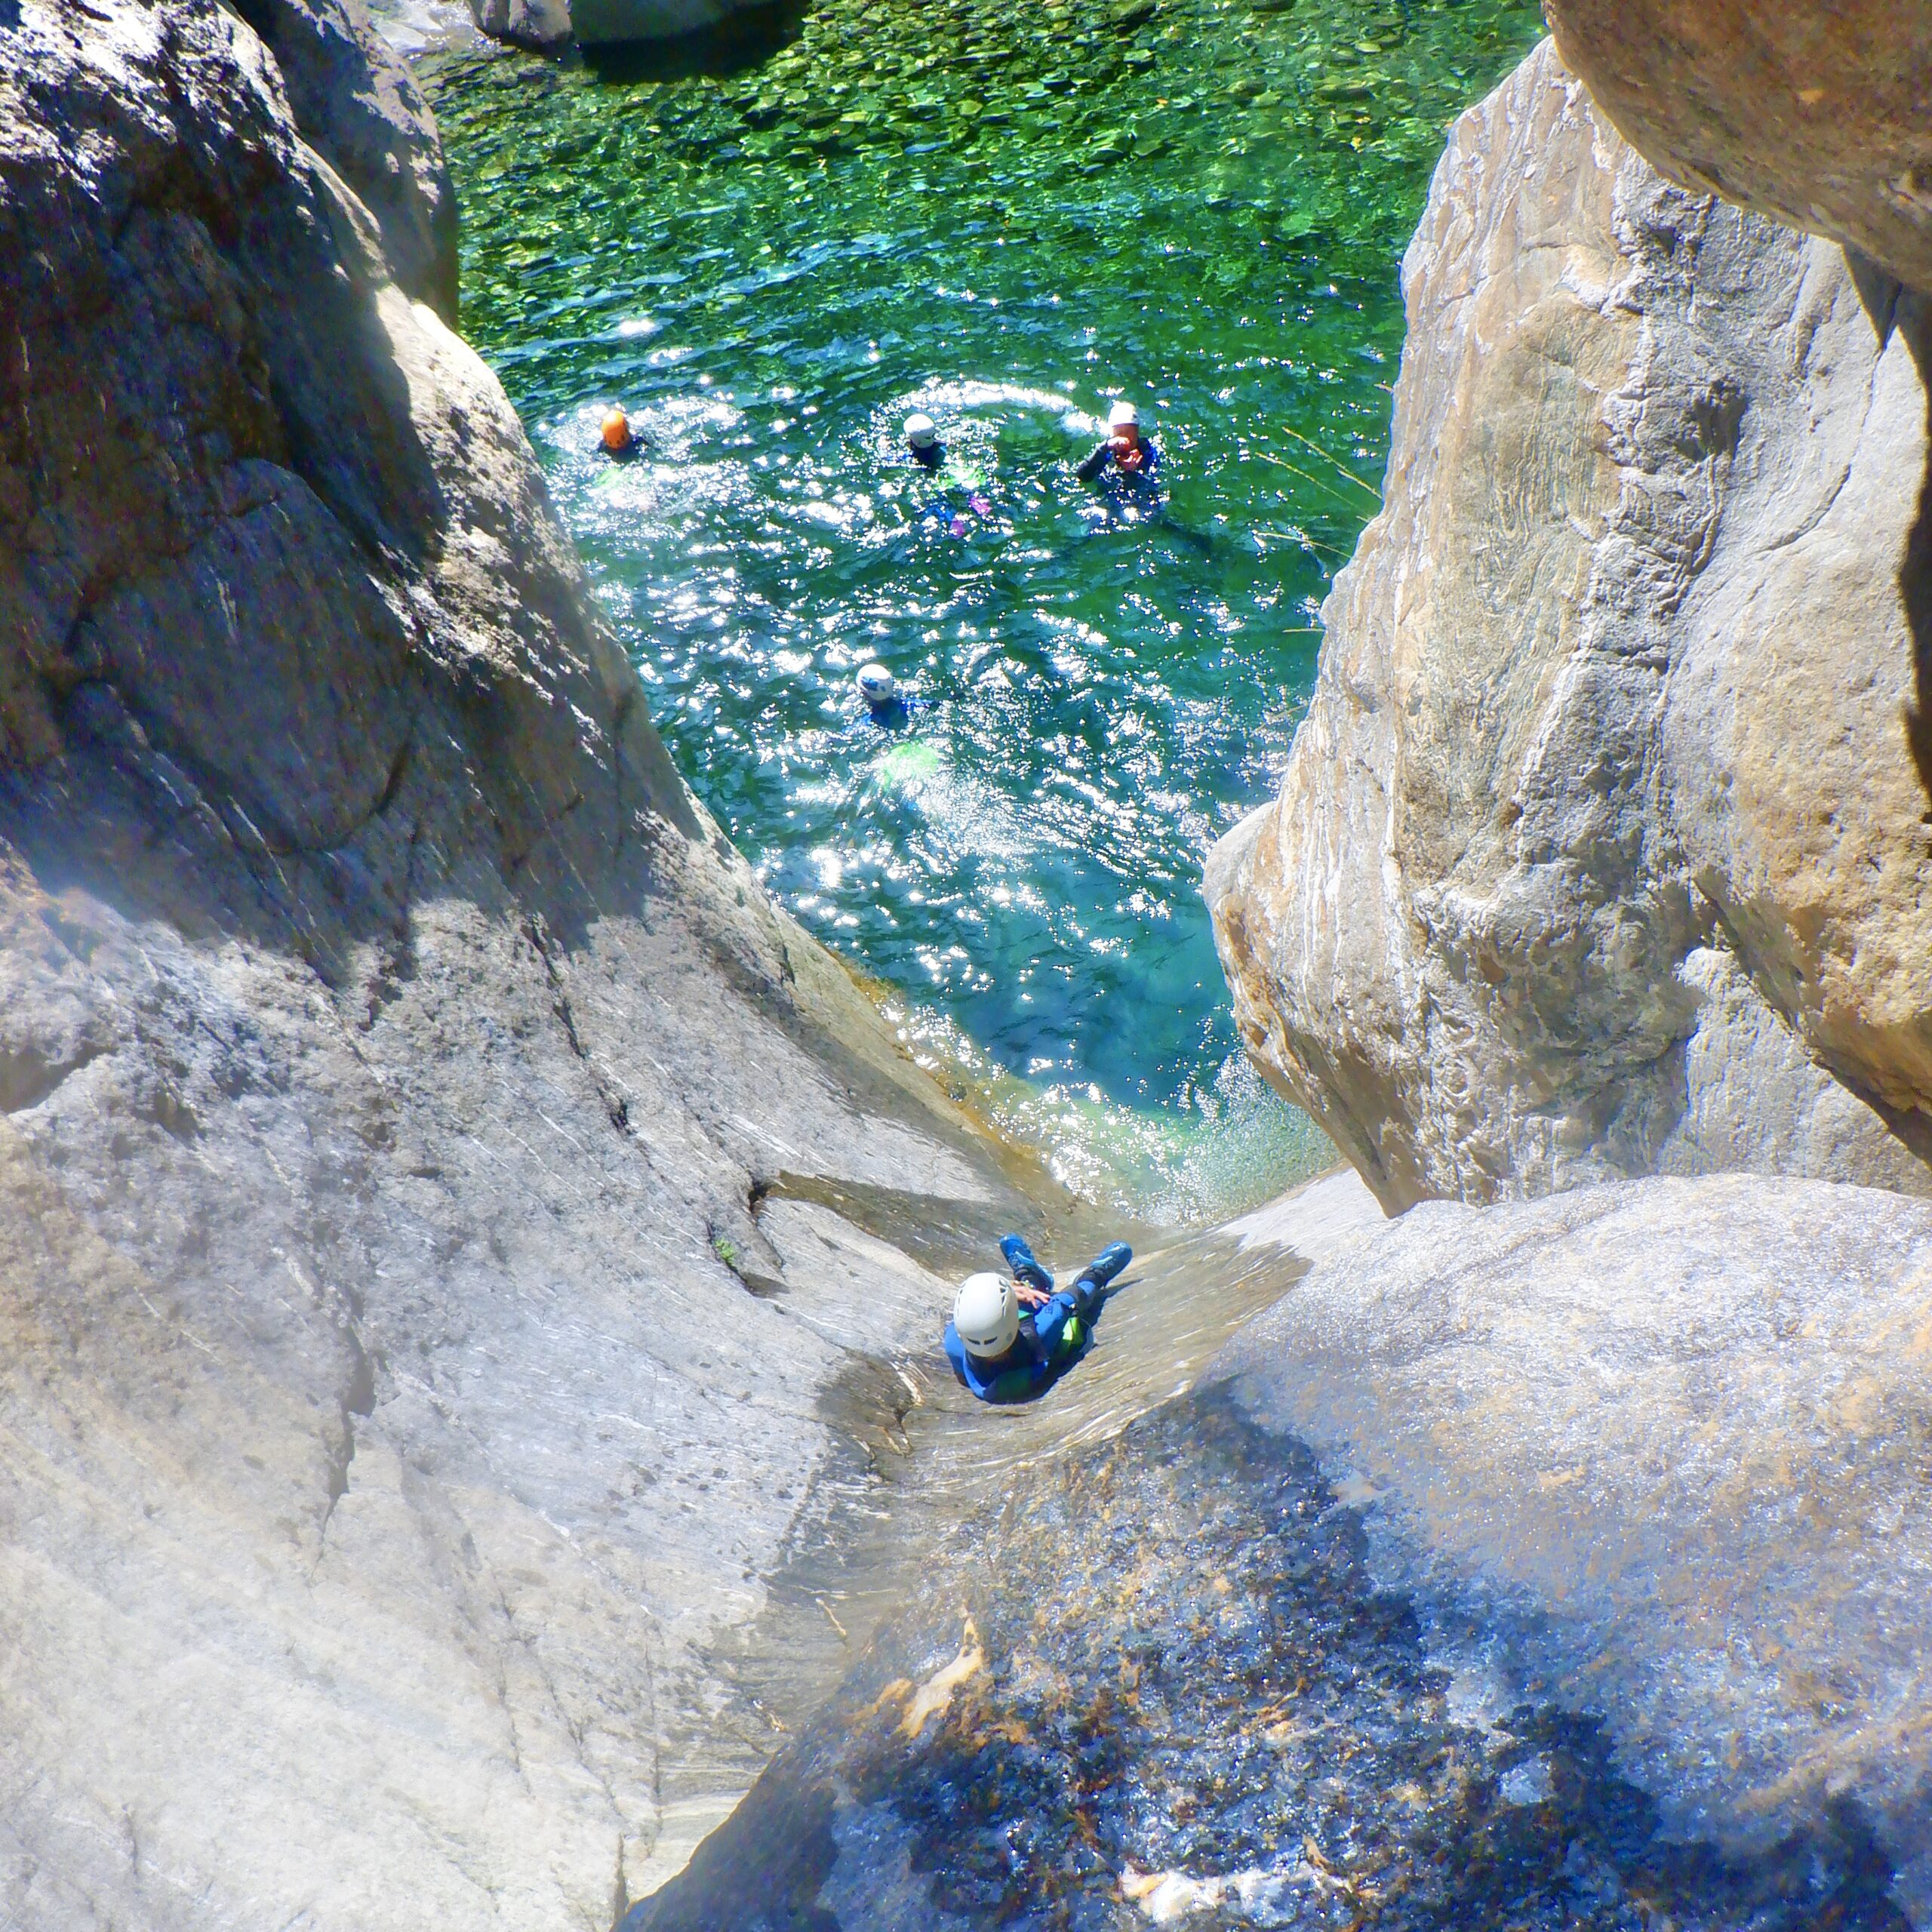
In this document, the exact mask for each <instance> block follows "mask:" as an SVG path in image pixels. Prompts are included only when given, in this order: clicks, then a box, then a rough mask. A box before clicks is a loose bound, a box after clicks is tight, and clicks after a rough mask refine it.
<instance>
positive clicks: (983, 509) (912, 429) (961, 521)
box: [906, 411, 993, 537]
mask: <svg viewBox="0 0 1932 1932" xmlns="http://www.w3.org/2000/svg"><path fill="white" fill-rule="evenodd" d="M906 453H907V454H909V456H910V457H912V460H913V461H914V462H915V463H917V464H918V466H919V467H920V468H921V469H923V470H924V472H926V474H927V475H928V476H937V475H939V473H940V471H941V470H943V469H944V468H945V467H946V445H945V444H943V442H941V441H940V435H939V425H938V424H937V423H935V422H934V420H933V419H932V418H931V417H930V416H928V415H927V414H924V412H923V411H919V412H916V413H915V414H912V415H911V416H909V417H906ZM953 480H954V481H955V483H957V482H958V481H961V480H962V479H960V478H957V477H955V478H954V479H953ZM968 510H971V512H972V513H973V515H974V516H977V517H980V518H985V517H989V516H991V515H992V513H993V506H992V504H991V503H989V502H988V501H987V500H986V497H985V496H984V495H983V494H981V492H980V491H979V490H977V489H970V490H969V491H968V496H967V498H966V501H965V504H964V507H963V508H962V507H961V506H958V505H956V504H955V503H951V502H949V501H948V500H947V499H946V497H934V499H933V500H932V501H931V503H928V505H927V506H926V507H925V509H924V512H922V513H921V514H922V517H923V519H924V521H926V522H928V523H936V524H938V525H941V526H942V527H943V528H944V529H946V531H949V533H950V534H952V535H953V536H955V537H964V536H967V535H968V534H970V533H971V530H972V527H973V526H972V525H971V521H969V520H968V517H967V515H966V512H967V511H968Z"/></svg>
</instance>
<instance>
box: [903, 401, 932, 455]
mask: <svg viewBox="0 0 1932 1932" xmlns="http://www.w3.org/2000/svg"><path fill="white" fill-rule="evenodd" d="M937 441H939V425H938V424H937V423H935V422H934V420H933V419H932V418H931V417H930V416H928V415H927V414H926V413H925V412H924V411H923V410H917V411H914V412H913V414H912V415H910V416H909V417H906V447H907V448H909V449H915V450H929V449H931V448H932V447H933V445H934V444H935V443H937Z"/></svg>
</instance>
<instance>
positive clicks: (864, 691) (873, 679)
mask: <svg viewBox="0 0 1932 1932" xmlns="http://www.w3.org/2000/svg"><path fill="white" fill-rule="evenodd" d="M853 682H854V684H856V685H857V686H858V688H859V695H860V697H862V698H863V699H864V700H865V701H866V703H868V704H890V703H891V702H892V700H894V698H895V697H897V696H898V695H899V680H898V679H897V678H895V677H894V675H892V673H891V672H890V671H888V669H886V668H885V666H884V665H883V664H866V665H862V666H860V669H859V675H857V677H856V678H854V679H853Z"/></svg>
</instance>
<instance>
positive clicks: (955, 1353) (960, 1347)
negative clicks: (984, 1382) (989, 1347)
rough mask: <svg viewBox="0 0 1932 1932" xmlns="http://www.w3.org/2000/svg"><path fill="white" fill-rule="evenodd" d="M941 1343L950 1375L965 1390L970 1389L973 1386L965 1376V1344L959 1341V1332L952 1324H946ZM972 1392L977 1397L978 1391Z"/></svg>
mask: <svg viewBox="0 0 1932 1932" xmlns="http://www.w3.org/2000/svg"><path fill="white" fill-rule="evenodd" d="M943 1343H944V1346H945V1349H946V1360H947V1361H949V1362H950V1363H951V1364H952V1373H953V1375H954V1377H955V1379H956V1380H958V1381H959V1382H961V1383H963V1384H964V1386H966V1387H967V1388H968V1389H972V1388H973V1384H972V1383H971V1380H970V1379H969V1378H968V1376H967V1374H966V1347H965V1344H964V1343H962V1342H961V1340H960V1339H959V1331H958V1329H957V1328H955V1327H953V1325H952V1323H951V1322H948V1323H947V1324H946V1334H945V1336H944V1337H943ZM973 1392H974V1394H975V1395H977V1394H978V1393H979V1391H978V1390H977V1389H974V1390H973Z"/></svg>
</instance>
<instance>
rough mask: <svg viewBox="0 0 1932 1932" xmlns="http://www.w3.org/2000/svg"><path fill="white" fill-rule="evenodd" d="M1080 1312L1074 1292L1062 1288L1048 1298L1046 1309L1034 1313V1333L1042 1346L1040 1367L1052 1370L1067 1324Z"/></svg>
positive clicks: (1042, 1308)
mask: <svg viewBox="0 0 1932 1932" xmlns="http://www.w3.org/2000/svg"><path fill="white" fill-rule="evenodd" d="M1077 1313H1078V1304H1077V1303H1075V1300H1074V1298H1073V1295H1072V1292H1071V1291H1069V1290H1068V1289H1066V1288H1061V1289H1060V1290H1059V1291H1057V1292H1056V1293H1055V1294H1051V1295H1049V1296H1048V1297H1047V1300H1046V1303H1045V1306H1044V1307H1041V1308H1039V1309H1036V1310H1035V1312H1034V1315H1033V1333H1034V1335H1035V1337H1036V1338H1037V1339H1038V1342H1039V1345H1040V1366H1041V1368H1042V1370H1044V1369H1048V1368H1051V1367H1052V1366H1053V1364H1054V1359H1055V1358H1057V1356H1058V1355H1059V1354H1060V1338H1061V1337H1062V1336H1063V1334H1065V1333H1066V1324H1067V1323H1068V1322H1069V1321H1071V1320H1072V1318H1073V1317H1074V1315H1075V1314H1077Z"/></svg>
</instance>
